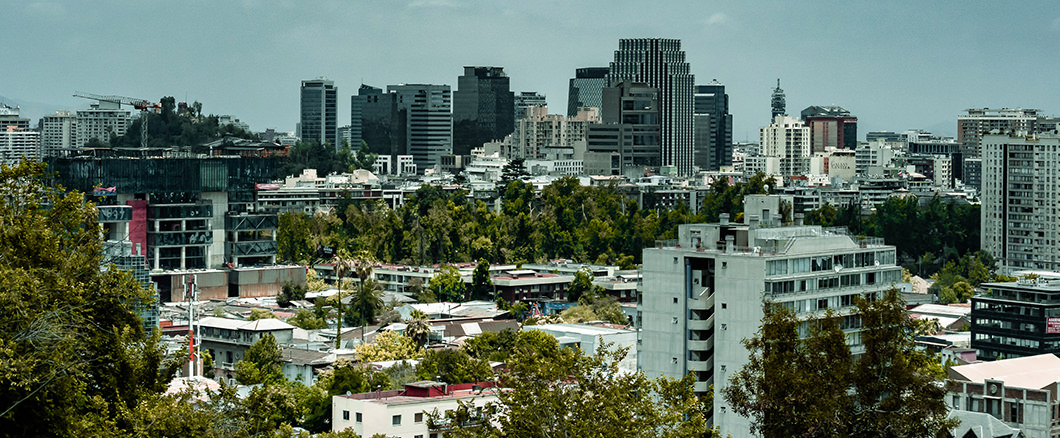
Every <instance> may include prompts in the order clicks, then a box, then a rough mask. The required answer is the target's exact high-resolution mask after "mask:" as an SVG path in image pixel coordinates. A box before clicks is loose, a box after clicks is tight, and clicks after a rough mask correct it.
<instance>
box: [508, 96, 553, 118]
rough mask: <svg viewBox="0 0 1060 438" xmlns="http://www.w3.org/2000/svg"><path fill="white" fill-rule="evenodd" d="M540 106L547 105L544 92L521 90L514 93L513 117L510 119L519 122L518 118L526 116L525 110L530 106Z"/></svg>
mask: <svg viewBox="0 0 1060 438" xmlns="http://www.w3.org/2000/svg"><path fill="white" fill-rule="evenodd" d="M541 106H548V101H547V100H546V99H545V95H544V94H539V93H538V92H536V91H521V92H519V94H516V95H515V118H514V119H512V120H515V123H519V119H521V118H523V117H526V112H527V111H528V110H529V109H530V108H533V107H541Z"/></svg>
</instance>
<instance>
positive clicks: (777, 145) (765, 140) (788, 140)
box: [759, 116, 810, 178]
mask: <svg viewBox="0 0 1060 438" xmlns="http://www.w3.org/2000/svg"><path fill="white" fill-rule="evenodd" d="M759 144H760V145H761V147H762V156H765V157H774V158H777V159H778V161H779V166H780V176H783V177H784V178H788V177H792V176H801V175H805V174H806V173H808V172H809V170H810V128H809V127H807V126H806V124H804V123H802V121H801V120H798V119H794V118H791V117H789V116H777V117H776V118H775V119H773V123H771V124H770V125H769V126H766V127H764V128H762V129H761V130H760V132H759Z"/></svg>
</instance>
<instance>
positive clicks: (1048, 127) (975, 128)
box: [957, 108, 1060, 157]
mask: <svg viewBox="0 0 1060 438" xmlns="http://www.w3.org/2000/svg"><path fill="white" fill-rule="evenodd" d="M1038 111H1039V110H1036V109H1030V108H1001V109H990V108H972V109H967V110H965V112H966V113H967V114H964V115H960V116H957V141H958V142H960V143H961V144H962V145H964V151H963V152H964V155H965V156H966V157H980V156H982V153H983V152H982V148H981V146H980V144H979V143H980V141H981V139H982V137H983V133H986V132H990V131H993V130H997V131H1000V132H1001V133H1002V134H1005V133H1014V132H1026V133H1028V134H1036V133H1047V132H1052V131H1054V130H1056V129H1057V125H1058V123H1060V119H1057V118H1056V117H1046V116H1044V115H1041V114H1038Z"/></svg>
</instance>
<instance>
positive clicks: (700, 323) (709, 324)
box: [686, 314, 714, 330]
mask: <svg viewBox="0 0 1060 438" xmlns="http://www.w3.org/2000/svg"><path fill="white" fill-rule="evenodd" d="M686 325H687V328H688V329H689V330H710V329H711V328H713V327H714V315H713V314H712V315H710V317H709V318H707V319H690V320H688V321H687V322H686Z"/></svg>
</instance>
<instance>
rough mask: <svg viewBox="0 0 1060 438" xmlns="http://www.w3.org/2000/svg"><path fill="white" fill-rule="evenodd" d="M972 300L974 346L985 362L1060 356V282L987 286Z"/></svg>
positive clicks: (1044, 281)
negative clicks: (1035, 356) (1050, 354)
mask: <svg viewBox="0 0 1060 438" xmlns="http://www.w3.org/2000/svg"><path fill="white" fill-rule="evenodd" d="M980 287H981V288H982V290H983V293H980V294H978V295H976V296H974V297H972V313H971V318H972V321H971V331H972V345H971V347H972V348H974V349H976V351H977V353H978V354H977V357H978V358H980V359H983V360H997V359H1000V358H1009V359H1011V358H1016V357H1025V356H1034V355H1036V354H1042V353H1054V354H1060V282H1057V281H1046V280H1044V279H1040V280H1039V279H1035V280H1019V281H1015V282H1010V283H983V284H981V285H980Z"/></svg>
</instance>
